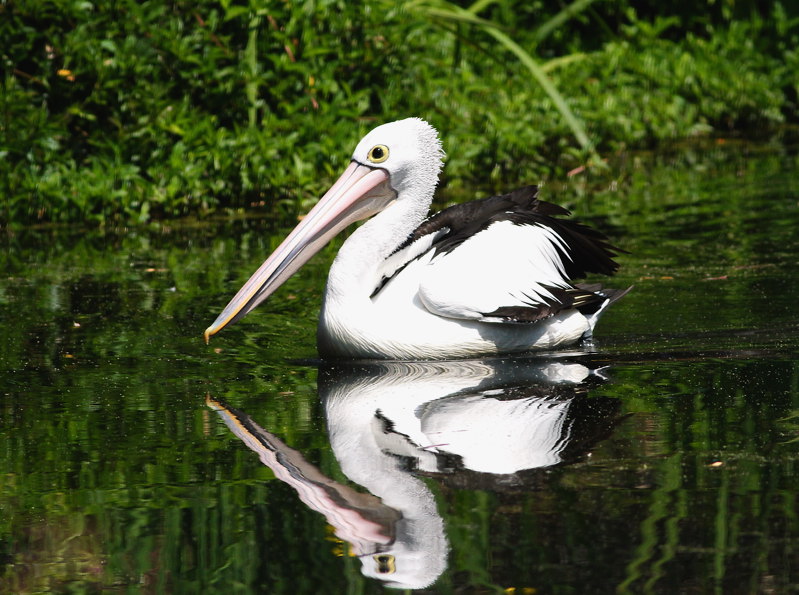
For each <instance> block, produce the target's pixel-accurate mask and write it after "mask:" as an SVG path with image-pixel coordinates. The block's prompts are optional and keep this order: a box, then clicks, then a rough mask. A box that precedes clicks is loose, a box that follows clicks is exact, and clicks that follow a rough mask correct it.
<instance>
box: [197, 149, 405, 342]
mask: <svg viewBox="0 0 799 595" xmlns="http://www.w3.org/2000/svg"><path fill="white" fill-rule="evenodd" d="M388 179H389V178H388V172H386V171H385V170H383V169H373V168H371V167H367V166H365V165H361V164H360V163H358V162H356V161H353V162H352V163H350V165H349V167H347V169H346V170H345V171H344V173H343V174H342V175H341V177H340V178H339V179H338V180H336V183H335V184H333V186H332V187H331V188H330V190H328V191H327V192H326V193H325V195H324V196H323V197H322V198H321V199H320V200H319V202H318V203H317V204H316V206H315V207H314V208H313V209H311V211H310V212H309V213H308V214H307V215H306V216H305V217H304V218H303V220H302V221H300V223H299V225H297V227H295V228H294V230H293V231H292V232H291V233H290V234H289V235H288V237H286V239H285V240H283V243H281V244H280V246H278V248H277V250H275V251H274V252H273V253H272V254H271V256H269V258H267V259H266V261H264V263H263V264H262V265H261V266H260V267H259V268H258V270H257V271H255V273H254V274H253V275H252V277H250V279H249V281H247V282H246V283H245V284H244V286H243V287H242V288H241V289H239V292H238V293H237V294H236V295H235V296H234V297H233V299H232V300H230V303H228V305H227V306H225V309H224V310H222V313H221V314H220V315H219V316H218V317H217V319H216V320H215V321H214V323H213V324H212V325H211V326H209V327H208V328H207V329H206V330H205V342H206V343H207V342H208V341H209V340H210V338H211V336H212V335H215V334H216V333H218V332H219V331H221V330H222V329H223V328H225V327H226V326H227V325H229V324H232V323H233V322H236V321H237V320H238V319H240V318H242V317H244V316H245V315H246V314H247V313H249V312H250V311H251V310H252V309H253V308H255V307H256V306H257V305H258V304H260V303H261V302H262V301H264V300H265V299H266V298H268V297H269V296H270V295H272V293H274V291H275V290H276V289H277V288H278V287H280V286H281V285H282V284H283V283H284V282H285V281H286V280H287V279H288V278H289V277H291V276H292V275H293V274H294V273H295V272H297V271H298V270H299V269H300V267H302V265H304V264H305V263H306V262H308V260H310V258H311V257H312V256H313V255H314V254H316V253H317V252H318V251H319V250H321V249H322V247H324V246H325V244H327V243H328V242H329V241H330V240H331V239H332V238H333V237H334V236H335V235H336V234H338V233H339V232H340V231H341V230H343V229H344V228H346V227H347V226H348V225H350V224H351V223H354V222H355V221H360V220H362V219H366V218H367V217H371V216H372V215H374V214H375V213H377V212H379V211H381V210H383V209H384V208H385V207H386V206H387V205H388V204H389V203H390V202H391V201H392V200H394V199H395V198H396V193H395V192H394V190H392V189H391V188H390V186H389V185H388V183H387V182H388Z"/></svg>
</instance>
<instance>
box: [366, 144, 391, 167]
mask: <svg viewBox="0 0 799 595" xmlns="http://www.w3.org/2000/svg"><path fill="white" fill-rule="evenodd" d="M366 158H367V159H368V160H369V161H371V162H372V163H383V162H384V161H385V160H386V159H388V147H387V146H386V145H375V146H374V147H372V148H371V150H370V151H369V154H368V155H366Z"/></svg>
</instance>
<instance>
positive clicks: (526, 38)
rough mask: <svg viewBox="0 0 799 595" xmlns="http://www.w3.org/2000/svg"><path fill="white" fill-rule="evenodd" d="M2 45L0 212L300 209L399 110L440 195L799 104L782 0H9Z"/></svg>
mask: <svg viewBox="0 0 799 595" xmlns="http://www.w3.org/2000/svg"><path fill="white" fill-rule="evenodd" d="M789 5H790V8H789ZM0 39H2V40H3V43H2V45H0V76H1V77H2V83H1V86H0V89H2V95H1V96H0V201H2V202H1V203H0V221H3V222H4V223H6V224H7V223H12V222H13V223H17V224H26V223H33V222H39V221H90V222H98V223H102V222H109V221H118V222H124V223H132V222H136V221H147V220H149V219H151V218H165V217H177V216H183V215H187V214H194V215H202V214H207V213H211V212H215V211H220V210H221V211H229V210H240V209H248V208H252V207H258V208H264V207H265V208H266V209H267V210H269V212H271V213H275V214H277V213H280V212H287V213H292V214H293V213H295V212H296V211H297V210H298V209H303V208H306V207H307V206H308V205H307V204H306V203H307V202H308V201H312V200H314V199H315V198H316V197H317V196H318V194H319V192H320V191H322V190H323V189H324V187H325V185H326V184H328V183H329V182H330V181H331V178H332V177H334V176H335V175H336V174H337V173H338V171H339V170H341V169H342V167H343V165H344V163H345V161H346V159H347V157H348V153H349V151H350V150H351V148H352V146H353V145H354V143H355V142H356V141H357V139H358V138H359V137H360V136H361V135H362V134H363V133H364V132H365V131H366V130H367V129H369V128H370V127H372V126H373V125H374V124H376V123H378V122H382V121H388V120H392V119H396V118H400V117H405V116H409V115H418V116H422V117H425V118H427V119H429V120H430V121H431V122H432V123H433V124H434V125H436V126H437V127H438V128H439V129H440V130H441V131H442V133H443V134H444V136H445V139H444V140H445V145H446V148H447V150H448V152H449V155H450V159H449V163H448V166H447V169H446V179H445V184H446V185H447V187H448V190H449V191H450V192H457V191H458V190H459V189H463V188H472V187H475V186H478V187H481V188H485V189H496V188H501V187H507V186H509V185H512V184H515V183H519V182H522V181H526V182H529V181H533V182H536V181H539V180H541V179H546V178H562V177H565V173H566V172H568V171H569V170H571V169H573V168H576V167H579V166H582V165H584V164H592V163H593V164H597V163H600V161H598V159H597V157H598V156H600V155H602V156H608V155H610V154H612V153H613V152H615V151H619V150H622V149H625V148H631V147H633V148H640V147H648V146H653V145H655V144H657V143H658V142H661V141H664V140H669V139H675V138H684V137H691V136H696V135H708V134H713V133H715V134H721V135H729V134H741V133H743V134H755V133H756V134H763V133H764V132H768V131H771V130H774V129H775V128H776V127H779V126H781V125H783V124H785V123H795V122H796V121H797V116H798V115H799V111H798V108H797V91H798V90H799V83H797V79H796V76H795V73H796V72H798V71H799V50H797V49H796V48H797V47H799V12H797V9H796V7H795V5H794V4H793V3H787V2H786V3H784V4H783V3H780V2H771V3H767V6H765V8H764V6H763V5H762V4H761V3H758V2H756V1H755V0H743V1H736V2H732V1H731V0H708V1H707V2H703V3H699V4H694V3H688V2H678V3H668V4H663V3H656V2H646V3H634V4H633V3H630V2H625V1H622V0H614V1H606V2H600V1H595V2H593V1H592V0H575V1H574V2H572V3H571V4H561V5H556V4H553V3H546V2H543V1H541V0H538V1H534V2H520V1H516V2H514V1H512V0H497V1H491V0H478V1H477V2H475V3H474V4H471V3H463V5H462V6H461V5H456V4H454V3H450V2H446V1H444V0H409V1H406V2H402V3H394V2H388V1H380V0H372V1H369V2H366V3H350V2H346V1H344V0H318V1H315V2H314V1H307V2H296V3H294V2H257V1H255V0H251V1H250V2H249V4H247V3H244V2H239V3H234V2H231V1H230V0H220V1H207V0H201V1H195V2H185V1H176V2H170V3H165V2H130V1H127V2H118V3H111V2H102V1H100V2H96V3H92V2H88V1H84V2H81V1H75V2H54V1H52V2H49V1H46V0H31V1H14V0H8V1H5V2H2V3H0Z"/></svg>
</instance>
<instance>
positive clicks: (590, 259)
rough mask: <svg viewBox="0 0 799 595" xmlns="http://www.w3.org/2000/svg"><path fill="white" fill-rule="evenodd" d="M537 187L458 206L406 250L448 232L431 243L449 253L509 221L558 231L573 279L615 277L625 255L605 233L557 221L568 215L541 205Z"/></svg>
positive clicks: (436, 218)
mask: <svg viewBox="0 0 799 595" xmlns="http://www.w3.org/2000/svg"><path fill="white" fill-rule="evenodd" d="M537 196H538V187H537V186H524V187H523V188H519V189H517V190H513V191H511V192H509V193H508V194H502V195H499V196H491V197H488V198H483V199H480V200H475V201H472V202H468V203H464V204H459V205H454V206H451V207H448V208H446V209H444V210H443V211H440V212H438V213H436V214H435V215H433V216H432V217H430V218H429V219H427V220H426V221H424V222H423V223H422V224H421V225H419V227H417V228H416V230H414V232H413V233H412V234H411V235H410V236H408V238H407V239H406V240H405V242H404V243H403V244H402V245H401V246H399V247H398V248H397V250H396V251H399V250H402V249H403V248H405V247H407V246H409V245H410V244H412V243H413V242H415V241H416V240H418V239H419V238H421V237H422V236H425V235H427V234H430V233H435V232H436V231H438V230H440V229H447V233H445V234H444V235H442V236H441V237H440V238H438V240H436V242H435V243H434V244H433V248H434V249H435V251H436V254H441V253H447V252H451V251H452V250H454V249H455V248H457V247H458V246H459V245H460V244H462V243H463V242H465V241H466V240H468V239H469V238H470V237H472V236H473V235H475V234H477V233H479V232H481V231H483V230H484V229H486V228H487V227H489V226H490V225H491V224H492V223H496V222H497V221H511V222H513V223H515V224H517V225H541V226H545V227H549V228H550V229H552V230H553V231H554V232H556V233H557V234H558V235H559V236H560V237H561V238H562V239H563V242H564V243H565V244H566V246H567V250H566V251H564V250H562V249H561V248H560V247H559V250H560V252H561V254H562V256H563V262H564V266H565V270H566V275H567V276H568V277H569V278H575V277H584V276H585V275H586V274H587V273H600V274H603V275H611V274H613V273H614V272H616V270H617V269H618V268H619V265H618V264H617V263H616V262H615V261H614V260H613V257H614V256H616V254H618V253H620V252H622V250H619V249H618V248H615V247H614V246H612V245H611V244H610V243H609V242H608V240H607V238H606V237H605V235H604V234H602V233H600V232H598V231H596V230H594V229H591V228H590V227H588V226H587V225H583V224H582V223H579V222H577V221H572V220H569V219H557V218H556V216H558V215H564V216H568V215H570V213H569V211H568V210H567V209H564V208H563V207H561V206H558V205H556V204H552V203H550V202H546V201H543V200H539V199H538V198H537Z"/></svg>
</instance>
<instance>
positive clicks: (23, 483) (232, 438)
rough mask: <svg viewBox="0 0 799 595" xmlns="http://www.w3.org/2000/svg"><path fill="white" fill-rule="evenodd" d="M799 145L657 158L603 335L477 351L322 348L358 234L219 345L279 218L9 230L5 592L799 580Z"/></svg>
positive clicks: (556, 587) (3, 435) (438, 588)
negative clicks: (227, 307) (500, 353)
mask: <svg viewBox="0 0 799 595" xmlns="http://www.w3.org/2000/svg"><path fill="white" fill-rule="evenodd" d="M796 170H797V158H796V155H795V153H794V152H792V151H789V150H787V149H785V148H784V147H781V146H779V145H773V146H765V147H758V148H755V147H751V146H743V145H742V146H729V145H727V146H720V147H714V148H703V149H702V150H682V151H680V152H678V153H675V154H671V155H666V156H660V157H659V158H658V159H654V160H650V161H641V162H639V161H637V160H631V161H630V162H629V163H628V164H627V165H626V166H625V167H624V168H622V169H621V170H620V173H619V176H620V177H621V178H622V185H623V186H624V187H625V188H629V189H630V190H625V191H624V192H619V191H614V190H613V189H609V190H607V191H605V192H599V193H595V192H592V193H591V194H590V195H586V196H584V197H581V198H572V199H570V200H571V201H572V204H571V205H570V206H572V207H573V208H574V210H575V211H576V212H577V213H578V214H579V215H580V216H581V218H583V219H587V220H589V221H590V222H591V223H593V224H594V225H597V226H599V227H601V228H602V229H604V230H606V231H608V232H609V234H610V235H611V236H612V238H613V240H614V241H615V242H616V243H617V244H619V245H620V246H621V247H623V248H625V249H627V250H628V251H629V252H630V254H627V255H623V256H622V257H621V259H620V260H621V262H622V265H623V268H622V271H621V272H620V274H619V276H618V277H617V278H616V279H614V281H613V284H612V285H614V286H617V287H624V286H628V285H634V286H635V289H634V290H633V291H632V292H631V293H630V294H629V295H628V296H626V297H625V298H624V300H623V301H621V302H619V303H618V304H617V305H615V306H614V308H613V309H611V310H610V311H609V312H608V313H607V315H606V316H605V317H604V318H603V320H602V321H601V323H600V325H599V326H598V329H597V340H596V345H595V346H594V347H593V348H592V349H583V350H572V351H569V352H563V353H558V354H545V355H541V354H538V355H530V356H523V357H515V358H494V359H488V360H483V361H472V362H460V363H452V362H449V363H439V364H435V365H430V364H422V363H415V364H398V363H393V364H392V363H382V364H380V363H363V362H360V363H347V364H337V365H329V364H322V363H321V362H319V361H318V360H317V359H316V354H315V347H314V334H315V317H316V313H317V311H318V308H319V299H320V296H321V292H322V290H323V286H324V279H325V276H326V271H327V267H328V265H329V262H330V260H331V259H332V257H333V255H334V254H335V248H336V246H331V248H330V249H327V250H325V251H324V252H323V253H322V254H321V255H320V257H319V258H316V259H314V261H312V263H310V264H309V265H308V266H306V267H305V268H304V269H303V270H302V272H301V274H300V275H298V276H297V277H295V278H294V279H292V280H290V281H289V282H288V283H287V284H286V286H285V287H284V288H283V289H281V290H280V292H279V293H278V294H277V295H276V296H275V297H274V298H273V299H271V300H270V301H269V302H268V303H267V304H265V305H264V306H262V307H260V308H259V310H257V311H256V312H255V313H253V314H251V315H250V316H248V317H247V318H246V319H244V320H243V321H241V322H239V323H237V324H236V325H234V326H233V327H231V328H230V329H226V330H225V332H224V333H222V334H221V335H219V337H218V338H215V339H214V340H213V342H212V343H211V345H210V346H206V345H204V344H203V342H202V337H201V335H202V330H203V329H204V328H205V327H206V326H207V325H208V324H209V323H210V322H211V321H213V319H214V318H215V317H216V315H217V314H218V312H219V311H220V309H221V308H222V307H223V306H224V304H225V303H226V301H227V300H228V299H229V298H230V297H231V296H232V294H233V293H234V292H235V290H236V289H238V287H239V285H240V283H241V282H243V281H244V280H245V279H246V278H247V276H248V275H249V274H250V273H251V272H252V271H253V270H255V268H256V267H257V266H258V265H259V264H260V262H261V260H262V259H263V257H264V256H265V255H266V254H267V253H268V252H269V251H270V250H271V249H273V248H274V247H275V246H276V245H277V242H279V241H280V239H281V237H282V235H283V234H284V233H285V231H286V229H285V227H284V226H279V225H278V226H276V225H274V224H272V223H271V222H270V221H268V220H266V219H245V220H239V221H219V222H213V221H212V222H203V223H202V224H196V225H180V226H176V227H174V228H169V227H159V228H157V229H136V230H105V231H88V232H87V231H86V230H72V229H46V230H24V231H20V232H17V233H14V234H9V235H6V236H5V237H4V238H3V241H4V242H5V243H6V249H5V251H4V253H3V257H2V266H3V276H2V281H1V282H0V317H1V318H2V328H3V329H4V334H5V336H6V340H5V341H3V342H2V343H0V377H1V378H2V380H3V389H2V391H1V392H0V591H4V592H5V591H8V592H67V591H79V592H80V591H99V590H107V591H111V592H114V591H120V592H139V591H140V592H175V593H189V592H197V593H199V592H203V593H214V592H219V593H232V592H242V593H249V592H252V593H257V592H269V593H319V592H325V593H327V592H329V593H344V592H352V593H355V592H366V593H370V592H379V591H382V589H383V585H384V584H393V585H394V586H399V587H407V588H419V589H426V590H428V591H429V592H441V593H449V592H456V591H458V592H463V591H466V592H485V593H492V592H500V591H505V590H511V589H515V591H508V592H516V593H532V592H536V593H560V592H586V593H587V592H591V593H612V592H631V593H641V592H656V593H674V592H712V591H716V592H720V593H759V592H786V591H791V590H797V589H799V565H797V560H798V559H799V558H797V556H799V520H797V514H796V506H797V494H799V475H798V474H797V471H798V469H797V465H799V459H798V458H797V455H798V454H799V366H797V363H796V362H797V351H798V350H799V340H798V339H799V316H797V306H796V296H799V275H798V274H797V273H798V272H799V271H797V268H798V263H799V234H797V232H796V230H797V228H799V215H798V214H797V213H798V212H799V210H798V209H797V207H798V206H799V187H798V186H799V184H797V182H796V175H795V172H796ZM547 193H548V194H547ZM545 197H546V198H549V199H551V200H557V196H556V195H555V189H554V188H547V189H546V190H545Z"/></svg>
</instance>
